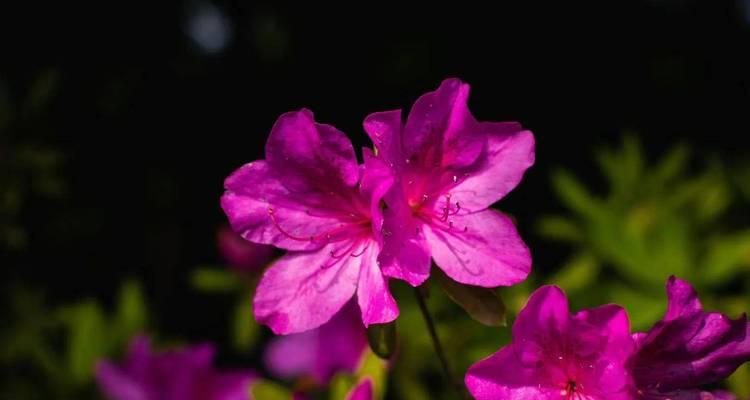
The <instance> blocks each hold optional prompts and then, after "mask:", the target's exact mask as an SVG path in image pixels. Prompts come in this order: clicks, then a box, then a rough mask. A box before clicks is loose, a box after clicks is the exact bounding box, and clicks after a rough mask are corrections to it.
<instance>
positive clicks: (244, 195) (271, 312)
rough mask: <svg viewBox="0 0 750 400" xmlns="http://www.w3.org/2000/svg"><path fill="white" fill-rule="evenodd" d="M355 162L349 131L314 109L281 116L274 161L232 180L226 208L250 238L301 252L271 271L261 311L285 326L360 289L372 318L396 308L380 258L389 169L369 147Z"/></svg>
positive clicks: (322, 316)
mask: <svg viewBox="0 0 750 400" xmlns="http://www.w3.org/2000/svg"><path fill="white" fill-rule="evenodd" d="M364 160H365V165H364V166H360V165H358V164H357V160H356V157H355V155H354V149H353V147H352V144H351V142H350V141H349V139H348V138H347V137H346V136H345V135H344V134H343V133H342V132H340V131H338V130H337V129H336V128H334V127H332V126H330V125H324V124H318V123H315V121H314V120H313V114H312V113H311V112H310V111H308V110H302V111H299V112H290V113H287V114H284V115H282V116H281V117H280V118H279V119H278V121H276V124H275V125H274V126H273V129H272V130H271V135H270V136H269V138H268V141H267V142H266V159H265V160H260V161H255V162H252V163H249V164H246V165H244V166H243V167H241V168H240V169H238V170H237V171H235V172H234V173H233V174H232V175H231V176H229V177H228V178H227V179H226V181H225V182H224V186H225V188H226V190H227V191H226V193H225V194H224V195H223V196H222V199H221V205H222V207H223V208H224V211H225V212H226V214H227V216H228V217H229V221H230V223H231V225H232V228H233V229H234V231H235V232H238V233H240V234H241V235H242V237H244V238H245V239H247V240H249V241H251V242H255V243H263V244H271V245H274V246H276V247H280V248H282V249H286V250H293V252H290V253H288V254H287V255H286V256H284V257H282V258H281V259H280V260H279V261H277V262H276V263H275V264H273V265H272V266H271V267H270V268H269V269H268V270H267V271H266V272H265V274H264V275H263V277H262V279H261V281H260V283H259V285H258V288H257V291H256V294H255V299H254V312H255V317H256V319H257V320H258V321H259V322H261V323H265V324H267V325H268V326H269V327H270V328H271V329H272V330H273V331H274V332H275V333H277V334H289V333H295V332H302V331H306V330H309V329H313V328H316V327H318V326H320V325H322V324H323V323H325V322H326V321H328V320H329V319H331V317H332V316H333V315H334V314H335V313H336V312H337V311H339V310H340V309H341V308H342V307H343V306H344V304H346V302H347V301H349V299H351V298H352V297H353V296H354V295H355V294H356V296H357V301H358V303H359V307H360V309H361V312H362V321H363V322H364V324H365V325H369V324H373V323H386V322H390V321H393V320H394V319H396V317H397V316H398V308H397V306H396V302H395V301H394V299H393V297H392V296H391V294H390V292H389V290H388V282H387V279H386V278H385V277H384V276H383V274H382V272H381V270H380V267H379V266H378V264H377V255H378V253H379V251H380V244H381V243H380V242H381V238H380V230H379V229H376V227H380V225H381V220H382V215H381V212H380V207H379V204H380V200H381V198H382V195H383V194H384V193H385V192H386V191H387V190H388V188H389V187H390V185H391V182H392V179H391V177H390V170H389V169H388V168H387V166H385V165H384V164H383V163H382V162H381V161H380V160H378V159H376V158H374V157H372V155H371V153H369V152H367V151H365V154H364Z"/></svg>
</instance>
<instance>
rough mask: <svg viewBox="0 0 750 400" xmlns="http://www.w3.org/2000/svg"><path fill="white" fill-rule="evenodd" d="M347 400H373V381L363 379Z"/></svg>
mask: <svg viewBox="0 0 750 400" xmlns="http://www.w3.org/2000/svg"><path fill="white" fill-rule="evenodd" d="M346 400H373V391H372V380H371V379H370V378H362V380H361V381H360V382H359V383H357V386H355V387H354V388H353V389H352V391H351V392H349V394H348V395H347V396H346Z"/></svg>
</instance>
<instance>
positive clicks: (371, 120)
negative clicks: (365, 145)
mask: <svg viewBox="0 0 750 400" xmlns="http://www.w3.org/2000/svg"><path fill="white" fill-rule="evenodd" d="M363 125H364V129H365V132H367V135H368V136H370V139H371V140H372V142H373V143H374V144H375V148H376V149H377V152H378V157H380V158H382V159H383V160H386V161H388V162H390V163H392V164H391V165H390V166H392V167H394V168H401V167H403V165H404V164H405V161H406V157H405V156H404V153H403V150H402V149H401V126H402V122H401V110H392V111H383V112H376V113H372V114H370V115H368V116H367V118H365V121H364V123H363Z"/></svg>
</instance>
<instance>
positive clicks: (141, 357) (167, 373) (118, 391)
mask: <svg viewBox="0 0 750 400" xmlns="http://www.w3.org/2000/svg"><path fill="white" fill-rule="evenodd" d="M213 358H214V349H213V346H211V345H207V344H206V345H199V346H195V347H192V348H187V349H183V350H179V351H170V352H164V353H153V352H152V351H151V346H150V343H149V340H148V338H146V337H144V336H138V337H136V338H135V339H133V341H132V342H131V344H130V348H129V350H128V354H127V358H126V360H125V362H123V363H122V364H119V365H118V364H115V363H112V362H110V361H107V360H102V361H99V362H98V364H97V366H96V380H97V382H98V384H99V387H100V388H101V391H102V392H103V393H104V395H105V396H106V398H107V399H110V400H247V398H248V393H249V388H250V384H251V383H252V381H253V380H254V379H255V377H256V376H255V374H254V373H252V372H247V371H235V372H218V371H216V370H214V368H213V366H212V362H213Z"/></svg>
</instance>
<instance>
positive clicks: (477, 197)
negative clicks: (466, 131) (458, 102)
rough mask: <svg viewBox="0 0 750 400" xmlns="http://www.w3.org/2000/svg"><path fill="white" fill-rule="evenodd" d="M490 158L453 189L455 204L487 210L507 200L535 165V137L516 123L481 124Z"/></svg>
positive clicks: (465, 207) (473, 209)
mask: <svg viewBox="0 0 750 400" xmlns="http://www.w3.org/2000/svg"><path fill="white" fill-rule="evenodd" d="M480 125H481V127H482V128H483V129H486V131H487V137H488V139H487V155H486V160H485V161H484V162H483V164H482V165H481V166H477V167H476V168H475V169H474V170H473V171H471V172H468V173H467V175H466V176H464V177H463V178H462V179H460V180H459V181H458V184H457V185H456V186H455V187H453V189H451V194H452V195H453V199H454V200H455V201H458V202H460V204H461V206H462V207H463V208H464V209H466V210H469V211H477V210H482V209H485V208H487V207H489V206H491V205H492V203H494V202H496V201H498V200H500V199H502V198H503V197H505V195H506V194H508V192H510V191H511V190H513V188H515V187H516V185H518V183H519V182H520V181H521V178H522V177H523V174H524V172H525V171H526V170H527V169H528V168H529V167H531V166H532V165H533V164H534V135H533V134H532V133H531V132H529V131H521V128H520V125H518V124H516V123H512V122H511V123H482V124H480Z"/></svg>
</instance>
